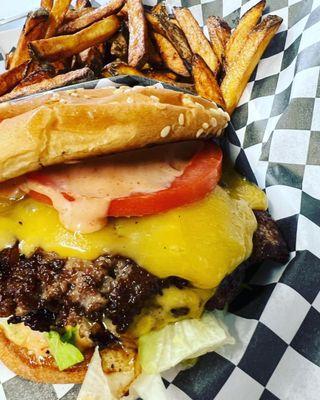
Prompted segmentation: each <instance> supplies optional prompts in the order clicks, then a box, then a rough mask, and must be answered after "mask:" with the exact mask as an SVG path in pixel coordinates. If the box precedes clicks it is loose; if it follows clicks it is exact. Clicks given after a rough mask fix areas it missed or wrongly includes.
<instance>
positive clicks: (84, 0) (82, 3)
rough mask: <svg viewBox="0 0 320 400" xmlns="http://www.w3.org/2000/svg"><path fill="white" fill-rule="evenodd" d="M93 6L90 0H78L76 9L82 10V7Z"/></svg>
mask: <svg viewBox="0 0 320 400" xmlns="http://www.w3.org/2000/svg"><path fill="white" fill-rule="evenodd" d="M89 7H92V4H91V1H90V0H77V1H76V5H75V8H76V10H81V9H82V8H89Z"/></svg>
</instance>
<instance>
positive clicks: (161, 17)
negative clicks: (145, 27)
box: [146, 3, 192, 69]
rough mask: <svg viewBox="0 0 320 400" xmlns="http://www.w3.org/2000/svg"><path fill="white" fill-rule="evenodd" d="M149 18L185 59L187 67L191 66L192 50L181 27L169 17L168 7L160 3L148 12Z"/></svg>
mask: <svg viewBox="0 0 320 400" xmlns="http://www.w3.org/2000/svg"><path fill="white" fill-rule="evenodd" d="M146 15H148V16H147V20H148V21H149V23H150V24H151V26H152V28H153V29H154V31H155V32H157V33H160V34H161V35H162V36H164V37H166V38H167V39H168V40H169V41H170V42H171V43H172V45H173V46H174V47H175V49H176V50H177V52H178V54H179V55H180V57H181V58H182V59H183V60H184V62H185V65H186V67H187V68H189V69H190V68H191V62H192V51H191V49H190V47H189V45H188V41H187V39H186V37H185V35H184V33H183V32H182V30H181V28H180V27H179V26H178V25H177V24H176V23H174V22H173V20H171V19H170V18H169V15H168V12H167V9H166V7H165V6H164V4H163V3H159V4H158V5H157V6H156V7H155V8H154V9H153V11H152V13H151V14H146Z"/></svg>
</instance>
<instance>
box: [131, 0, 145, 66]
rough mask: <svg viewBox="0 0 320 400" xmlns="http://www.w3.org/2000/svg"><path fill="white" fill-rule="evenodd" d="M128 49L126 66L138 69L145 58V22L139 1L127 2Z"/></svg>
mask: <svg viewBox="0 0 320 400" xmlns="http://www.w3.org/2000/svg"><path fill="white" fill-rule="evenodd" d="M127 10H128V29H129V48H128V64H129V65H130V66H131V67H139V66H141V65H143V64H144V62H145V60H146V57H147V22H146V20H145V17H144V9H143V5H142V3H141V0H127Z"/></svg>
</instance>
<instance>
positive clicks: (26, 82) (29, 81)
mask: <svg viewBox="0 0 320 400" xmlns="http://www.w3.org/2000/svg"><path fill="white" fill-rule="evenodd" d="M55 75H56V71H55V69H54V68H53V67H52V66H51V65H46V66H44V67H43V68H41V69H38V70H36V71H34V72H32V73H31V74H29V75H28V76H26V77H25V78H24V79H22V81H20V82H19V84H18V85H17V86H16V87H15V88H14V89H13V90H12V91H11V93H15V92H17V91H19V90H20V89H21V88H23V87H26V86H30V85H34V84H35V83H39V82H41V81H43V80H45V79H49V78H53V77H54V76H55Z"/></svg>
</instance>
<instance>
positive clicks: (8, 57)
mask: <svg viewBox="0 0 320 400" xmlns="http://www.w3.org/2000/svg"><path fill="white" fill-rule="evenodd" d="M13 55H14V49H12V50H11V51H10V52H9V53H7V54H6V55H5V60H4V62H5V69H10V65H11V62H12V58H13Z"/></svg>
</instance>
